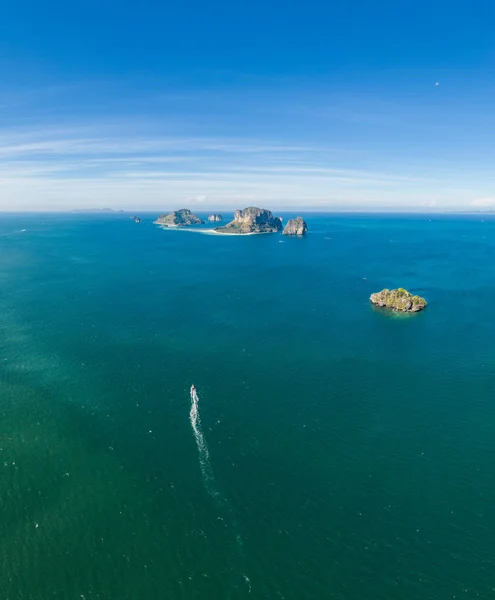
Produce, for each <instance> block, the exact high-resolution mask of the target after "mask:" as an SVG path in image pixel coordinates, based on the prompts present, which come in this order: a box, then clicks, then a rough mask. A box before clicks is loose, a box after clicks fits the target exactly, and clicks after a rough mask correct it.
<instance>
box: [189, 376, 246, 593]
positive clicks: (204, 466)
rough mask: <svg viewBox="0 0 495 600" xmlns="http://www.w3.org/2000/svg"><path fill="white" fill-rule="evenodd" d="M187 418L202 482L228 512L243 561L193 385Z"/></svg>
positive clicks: (235, 527)
mask: <svg viewBox="0 0 495 600" xmlns="http://www.w3.org/2000/svg"><path fill="white" fill-rule="evenodd" d="M189 420H190V421H191V426H192V428H193V432H194V438H195V440H196V446H197V447H198V454H199V466H200V468H201V474H202V476H203V482H204V484H205V487H206V489H207V491H208V493H209V494H210V496H212V497H213V498H214V499H215V501H216V503H217V505H218V506H219V507H220V508H223V509H224V511H225V512H227V513H228V514H229V516H230V521H231V524H232V526H233V528H234V533H235V539H236V542H237V548H238V550H239V553H240V556H241V559H242V560H243V562H245V558H244V554H243V551H242V546H243V542H242V537H241V535H240V534H239V533H238V531H237V523H236V520H235V515H234V511H233V508H232V507H231V506H230V504H229V502H228V500H227V499H226V498H222V496H221V495H220V493H219V491H218V490H217V489H216V488H215V476H214V475H213V469H212V467H211V461H210V452H209V451H208V445H207V443H206V440H205V437H204V435H203V431H202V430H201V418H200V416H199V397H198V394H197V392H196V389H195V388H194V387H191V410H190V411H189ZM242 577H243V579H244V581H245V583H246V584H247V586H248V587H249V593H251V580H250V579H249V577H248V576H247V575H246V574H245V573H242Z"/></svg>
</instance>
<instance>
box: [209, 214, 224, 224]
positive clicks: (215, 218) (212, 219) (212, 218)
mask: <svg viewBox="0 0 495 600" xmlns="http://www.w3.org/2000/svg"><path fill="white" fill-rule="evenodd" d="M208 221H210V223H219V222H220V221H223V217H222V215H216V214H213V215H210V216H209V217H208Z"/></svg>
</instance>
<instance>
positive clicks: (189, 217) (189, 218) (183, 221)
mask: <svg viewBox="0 0 495 600" xmlns="http://www.w3.org/2000/svg"><path fill="white" fill-rule="evenodd" d="M155 223H156V224H157V225H165V226H167V227H189V226H190V225H203V223H204V221H202V220H201V219H200V218H199V217H197V216H196V215H194V214H193V213H192V212H191V211H190V210H189V209H188V208H181V209H180V210H174V212H171V213H170V214H168V215H160V216H159V217H158V219H157V220H156V221H155Z"/></svg>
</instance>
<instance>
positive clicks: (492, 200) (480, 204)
mask: <svg viewBox="0 0 495 600" xmlns="http://www.w3.org/2000/svg"><path fill="white" fill-rule="evenodd" d="M470 204H471V206H476V207H477V208H490V207H492V206H495V196H493V197H488V198H476V200H472V201H471V203H470Z"/></svg>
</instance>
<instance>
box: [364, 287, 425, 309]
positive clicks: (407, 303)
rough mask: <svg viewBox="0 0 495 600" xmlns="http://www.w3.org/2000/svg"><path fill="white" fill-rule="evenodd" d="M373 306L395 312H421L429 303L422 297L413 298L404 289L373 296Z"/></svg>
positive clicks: (382, 292)
mask: <svg viewBox="0 0 495 600" xmlns="http://www.w3.org/2000/svg"><path fill="white" fill-rule="evenodd" d="M370 300H371V302H372V304H375V305H376V306H381V307H384V308H388V309H390V310H393V311H395V312H419V311H420V310H423V309H424V308H426V306H427V302H426V300H425V299H424V298H421V296H413V295H412V294H411V293H410V292H408V291H407V290H405V289H404V288H398V289H396V290H387V289H385V290H382V291H381V292H377V293H376V294H371V296H370Z"/></svg>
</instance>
